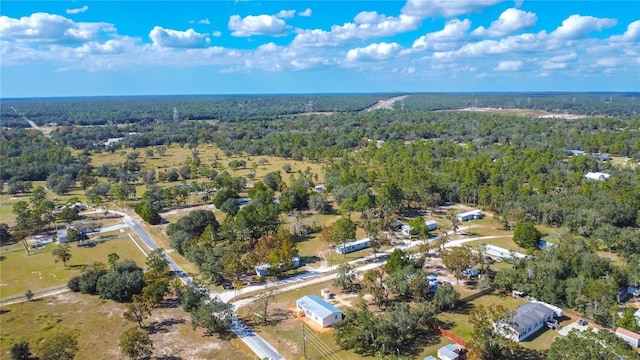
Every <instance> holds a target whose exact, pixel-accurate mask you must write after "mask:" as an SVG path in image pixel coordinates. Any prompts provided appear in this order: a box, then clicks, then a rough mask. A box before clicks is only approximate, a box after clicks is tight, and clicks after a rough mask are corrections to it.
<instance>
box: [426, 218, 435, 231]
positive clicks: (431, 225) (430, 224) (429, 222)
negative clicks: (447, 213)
mask: <svg viewBox="0 0 640 360" xmlns="http://www.w3.org/2000/svg"><path fill="white" fill-rule="evenodd" d="M424 223H425V225H427V229H428V230H429V231H433V230H435V229H437V228H438V222H436V221H435V220H425V222H424Z"/></svg>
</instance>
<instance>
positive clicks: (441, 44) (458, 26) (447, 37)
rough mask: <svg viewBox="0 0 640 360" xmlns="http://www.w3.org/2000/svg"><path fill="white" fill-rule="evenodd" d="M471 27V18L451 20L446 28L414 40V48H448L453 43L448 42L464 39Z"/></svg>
mask: <svg viewBox="0 0 640 360" xmlns="http://www.w3.org/2000/svg"><path fill="white" fill-rule="evenodd" d="M470 27H471V21H470V20H469V19H465V20H458V19H455V20H451V21H449V22H447V23H446V24H445V26H444V29H442V30H440V31H435V32H432V33H429V34H426V35H423V36H421V37H419V38H418V39H416V40H415V41H414V42H413V46H412V48H413V49H414V50H425V49H435V50H446V49H447V48H450V46H451V44H448V43H452V42H457V41H460V40H462V39H464V38H465V37H466V35H467V31H469V28H470Z"/></svg>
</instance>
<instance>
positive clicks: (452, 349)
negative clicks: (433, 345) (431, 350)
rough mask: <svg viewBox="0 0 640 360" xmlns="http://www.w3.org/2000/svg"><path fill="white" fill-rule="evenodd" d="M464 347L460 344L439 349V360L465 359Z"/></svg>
mask: <svg viewBox="0 0 640 360" xmlns="http://www.w3.org/2000/svg"><path fill="white" fill-rule="evenodd" d="M464 350H465V349H464V347H462V346H461V345H458V344H449V345H445V346H443V347H441V348H440V349H438V359H440V360H458V359H463V357H464Z"/></svg>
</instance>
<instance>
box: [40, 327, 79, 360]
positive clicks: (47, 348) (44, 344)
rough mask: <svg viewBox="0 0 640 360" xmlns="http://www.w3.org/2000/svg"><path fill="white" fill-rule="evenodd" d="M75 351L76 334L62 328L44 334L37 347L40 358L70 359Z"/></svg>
mask: <svg viewBox="0 0 640 360" xmlns="http://www.w3.org/2000/svg"><path fill="white" fill-rule="evenodd" d="M77 353H78V339H77V336H76V335H75V334H72V333H71V332H67V331H64V330H57V331H53V332H51V333H48V334H47V335H45V337H44V338H43V339H42V341H41V342H40V343H39V344H38V349H37V355H38V358H39V359H40V360H72V359H73V358H75V356H76V354H77Z"/></svg>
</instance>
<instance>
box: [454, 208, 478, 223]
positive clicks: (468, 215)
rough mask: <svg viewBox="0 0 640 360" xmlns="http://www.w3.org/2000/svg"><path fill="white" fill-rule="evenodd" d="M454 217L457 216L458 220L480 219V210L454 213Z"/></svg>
mask: <svg viewBox="0 0 640 360" xmlns="http://www.w3.org/2000/svg"><path fill="white" fill-rule="evenodd" d="M456 217H457V218H458V221H471V220H476V219H482V211H480V210H469V211H465V212H463V213H460V214H458V215H456Z"/></svg>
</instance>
